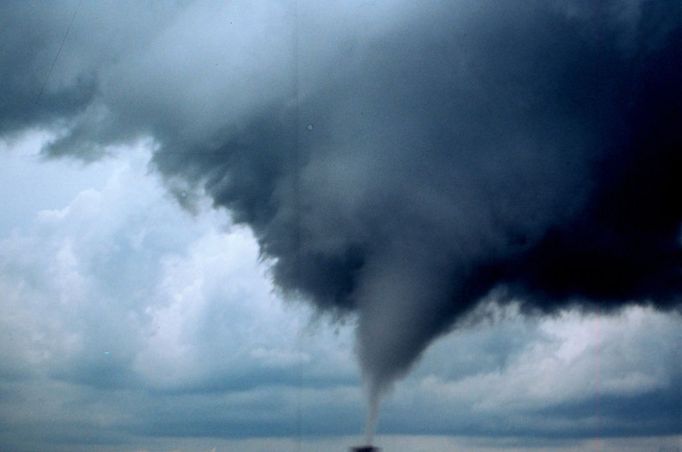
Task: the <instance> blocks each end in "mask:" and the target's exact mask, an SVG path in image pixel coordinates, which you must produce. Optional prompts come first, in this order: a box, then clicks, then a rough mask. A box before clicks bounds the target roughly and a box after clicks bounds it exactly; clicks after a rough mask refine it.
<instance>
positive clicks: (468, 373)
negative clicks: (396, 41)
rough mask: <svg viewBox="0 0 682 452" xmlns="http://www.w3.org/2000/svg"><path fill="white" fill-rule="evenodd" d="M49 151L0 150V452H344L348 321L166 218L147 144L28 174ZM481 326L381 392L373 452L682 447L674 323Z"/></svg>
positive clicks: (243, 241) (355, 398)
mask: <svg viewBox="0 0 682 452" xmlns="http://www.w3.org/2000/svg"><path fill="white" fill-rule="evenodd" d="M45 139H47V136H46V135H44V134H41V133H38V132H33V133H29V134H27V135H26V136H24V137H22V138H19V139H17V140H14V141H12V142H4V143H3V144H2V149H0V182H2V183H3V187H4V190H3V192H2V203H3V205H4V206H5V209H4V212H3V217H2V221H1V222H0V401H1V402H2V403H1V404H0V446H1V447H0V449H2V450H3V451H5V450H7V451H35V450H41V451H67V450H69V451H71V450H102V451H114V450H116V451H143V450H149V451H170V450H183V451H211V450H216V451H218V450H243V451H271V450H292V451H293V450H298V449H297V447H298V444H297V441H298V438H302V442H303V446H302V449H301V450H304V451H314V450H315V451H319V450H339V451H341V450H344V449H345V448H347V447H348V446H349V445H350V444H352V443H354V442H356V441H358V440H357V437H354V436H349V435H355V434H356V433H359V431H360V429H361V426H362V423H363V421H364V409H365V408H364V403H363V390H362V387H361V383H360V379H359V375H358V371H357V369H356V364H355V359H354V350H353V345H352V344H353V341H352V336H353V329H354V323H353V322H352V321H350V320H349V321H348V323H347V324H346V325H345V326H343V325H341V326H336V327H331V328H330V327H329V326H328V325H327V323H328V320H329V319H324V318H322V319H320V318H315V317H311V315H310V312H309V311H308V309H307V308H306V307H305V306H303V305H301V304H299V303H297V302H295V301H293V300H290V301H288V302H285V301H283V300H282V299H281V296H280V295H278V293H277V291H276V290H275V289H274V287H273V284H272V282H271V280H270V277H269V276H268V265H269V263H268V262H267V261H261V260H260V259H259V254H258V247H257V244H256V243H255V241H254V238H253V236H252V234H251V233H250V232H249V231H248V229H245V228H243V227H234V226H231V225H230V223H229V220H228V217H227V215H226V213H225V212H224V211H216V210H213V209H211V208H210V206H209V205H208V201H206V200H200V202H199V205H200V207H199V209H198V211H197V213H196V214H194V215H192V214H190V213H188V212H187V211H185V210H182V209H181V208H180V207H179V205H178V204H177V202H176V200H175V199H172V198H171V197H170V196H169V195H168V194H167V192H166V191H165V190H164V188H163V187H162V185H161V183H160V182H159V180H158V178H157V177H156V176H154V175H153V174H150V173H149V171H148V169H147V165H148V160H149V156H150V151H149V148H150V146H152V144H150V143H147V142H140V143H139V144H138V146H137V147H136V148H135V149H126V150H125V152H124V150H122V149H116V148H111V149H110V151H111V153H112V154H113V155H119V154H120V155H121V156H120V157H111V158H108V159H105V160H102V161H99V162H97V163H94V164H91V165H88V166H83V165H82V164H81V163H75V162H72V161H68V160H58V161H54V160H50V161H41V159H40V157H39V154H38V150H39V147H40V145H41V143H42V142H43V141H44V140H45ZM9 182H11V183H9ZM36 185H40V186H41V187H42V188H43V189H42V190H38V191H32V190H30V189H29V188H30V187H33V186H36ZM486 309H487V310H486V311H485V312H480V314H481V315H483V317H484V318H485V319H487V320H485V321H483V323H482V324H477V326H476V327H467V326H466V325H463V326H462V327H460V328H459V329H458V330H456V332H454V333H452V334H450V335H448V336H446V337H444V338H442V339H440V341H439V342H437V343H436V344H435V345H434V347H432V348H431V349H430V350H429V351H428V352H427V354H426V355H425V356H424V357H423V359H422V361H421V362H420V363H419V365H418V367H417V368H416V369H415V372H414V373H413V374H412V375H411V376H410V377H409V378H408V379H407V380H405V381H404V382H401V383H400V384H398V385H397V386H396V387H395V389H394V392H393V395H392V397H391V398H390V399H389V400H388V402H387V404H386V406H385V408H384V411H383V413H382V417H381V421H380V424H379V432H380V433H381V434H382V435H383V436H381V435H380V437H379V441H378V442H379V443H380V444H383V445H384V446H385V447H386V450H404V451H426V450H429V451H433V450H482V451H484V450H496V449H498V448H503V449H507V450H528V448H533V447H540V448H541V449H542V448H551V449H552V450H593V449H595V448H597V447H601V448H602V450H613V451H616V450H652V451H654V450H666V451H667V450H676V449H675V448H676V447H679V441H680V437H679V436H676V435H679V433H680V432H679V429H680V424H679V420H680V415H681V414H682V411H681V410H682V399H681V395H680V389H679V388H680V385H681V384H682V370H681V369H680V351H679V349H680V347H679V345H680V343H681V337H680V334H681V333H680V331H682V330H681V329H680V327H681V326H682V322H681V321H680V318H679V316H677V315H668V314H663V313H658V312H655V311H653V310H651V309H649V308H646V307H637V308H629V309H627V310H625V311H622V312H620V313H617V314H615V315H613V316H610V317H601V316H589V317H582V316H580V315H578V314H576V313H575V312H570V311H566V312H563V313H561V314H559V315H557V316H555V317H551V318H546V319H541V320H540V319H527V318H524V317H523V316H522V315H520V314H519V313H518V312H517V311H516V309H515V308H513V307H512V308H507V309H504V310H501V309H499V308H495V307H488V308H486ZM653 332H655V334H652V333H653ZM623 436H627V437H634V439H628V440H625V439H622V437H623ZM644 437H648V439H646V438H644ZM481 438H485V439H481ZM214 448H215V449H214Z"/></svg>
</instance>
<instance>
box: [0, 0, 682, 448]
mask: <svg viewBox="0 0 682 452" xmlns="http://www.w3.org/2000/svg"><path fill="white" fill-rule="evenodd" d="M413 3H414V2H408V1H402V0H399V1H396V2H391V4H390V5H387V4H385V3H384V2H361V1H359V0H358V1H355V0H350V1H347V2H343V3H340V4H326V3H325V4H319V3H318V2H313V1H311V0H298V1H294V0H279V1H277V0H264V1H262V2H247V1H234V2H229V3H228V4H225V2H218V1H215V2H214V1H207V2H176V3H173V4H171V3H168V4H164V5H162V6H159V5H157V6H154V7H153V6H152V5H151V4H146V3H139V2H131V3H130V4H128V5H127V6H126V7H125V8H123V9H125V10H126V11H130V14H118V13H117V11H120V9H121V7H120V6H118V7H116V5H120V4H121V2H116V5H113V4H111V3H107V2H98V3H96V4H95V3H92V4H91V3H89V2H87V4H83V5H81V7H82V8H83V9H84V10H83V11H79V12H78V15H77V16H75V18H73V16H71V13H70V11H72V10H73V9H75V8H76V7H77V6H78V3H76V2H69V1H65V2H62V3H59V4H57V2H50V3H40V4H37V6H36V4H29V3H28V2H4V3H3V4H2V6H0V17H2V19H0V20H1V21H2V23H3V24H4V25H6V26H2V27H0V36H1V37H2V42H3V43H6V44H7V45H6V46H5V47H4V48H3V50H2V51H1V52H2V53H0V84H2V86H3V89H2V93H0V100H1V101H2V102H0V134H1V135H2V136H3V137H11V136H13V134H16V133H19V132H20V131H22V130H27V129H31V128H44V129H48V130H52V131H54V134H55V139H54V140H53V141H52V142H51V143H49V144H48V145H47V146H46V148H45V149H44V153H45V155H47V156H52V157H57V156H71V157H76V158H80V159H83V160H86V161H91V160H94V159H97V158H100V157H101V156H103V155H107V154H108V153H110V152H112V151H111V149H113V148H114V147H115V146H116V145H120V144H122V143H124V144H125V143H132V142H135V141H138V140H141V139H147V140H151V142H152V143H153V149H154V155H153V164H152V165H153V170H154V171H156V172H157V173H158V174H160V175H161V177H163V179H164V181H165V183H166V185H167V186H168V189H169V191H170V192H171V193H175V194H180V193H182V194H183V196H179V195H178V198H179V199H180V200H181V202H182V203H183V205H185V206H186V207H187V208H190V209H191V203H192V199H193V197H194V196H208V197H209V198H210V199H211V200H212V202H213V205H214V207H215V208H218V209H225V210H227V211H229V212H230V214H231V216H232V220H233V221H234V222H235V223H238V224H244V225H247V226H249V227H250V228H251V229H252V230H253V232H254V234H255V236H256V238H257V240H258V243H259V246H260V249H261V252H262V254H263V256H264V257H265V258H267V260H268V262H272V276H273V279H274V281H275V283H276V284H277V285H278V286H279V287H280V288H281V289H282V290H284V291H285V292H289V293H292V294H294V295H295V296H298V297H301V298H302V299H305V300H307V301H308V302H309V303H310V304H311V305H312V306H314V307H315V308H316V309H317V310H319V311H320V312H324V313H329V315H330V316H333V317H350V318H352V319H356V321H357V329H356V331H357V356H358V360H359V363H360V365H361V368H362V373H363V376H364V379H365V382H366V383H365V384H366V388H367V392H368V400H370V410H369V411H370V414H369V421H368V440H369V441H371V437H372V436H371V435H372V433H371V431H372V430H373V429H374V425H375V424H376V416H377V413H378V404H379V401H380V399H381V397H382V396H383V395H384V394H385V393H386V392H387V391H388V390H390V388H391V386H392V384H393V383H394V382H396V381H397V380H398V379H399V378H401V377H403V376H404V375H405V374H406V373H407V372H408V371H409V370H410V368H411V367H412V366H413V365H414V363H415V362H416V361H417V360H418V358H419V357H420V355H421V354H422V352H423V351H424V350H425V349H426V348H427V347H428V345H429V344H430V343H431V342H432V341H433V340H434V339H436V338H438V337H439V336H441V335H443V334H446V333H448V332H449V331H451V330H452V329H453V328H455V327H456V326H457V324H458V321H460V320H461V319H463V318H465V317H466V316H467V315H468V314H470V313H471V312H472V311H473V310H474V309H475V308H476V307H477V306H479V305H480V304H481V303H483V302H484V301H485V300H490V299H491V298H492V299H494V300H495V301H496V302H498V303H501V304H504V303H509V302H512V301H513V302H515V303H519V304H520V305H521V306H522V311H523V312H525V313H526V314H527V315H549V314H552V313H555V312H557V311H559V310H562V309H567V308H578V309H582V310H585V311H599V312H610V311H614V310H618V309H621V308H622V307H624V306H627V305H632V304H642V305H649V306H653V307H655V308H658V309H661V310H678V311H679V310H680V294H681V293H682V291H681V289H682V266H681V264H682V249H681V232H682V229H681V226H682V202H680V197H679V193H682V152H681V150H682V146H681V144H682V143H681V142H680V141H681V137H682V134H680V129H681V127H682V121H681V119H682V117H681V107H682V83H681V80H680V74H682V65H681V61H682V54H681V52H680V43H681V42H682V11H681V10H682V5H681V4H680V2H679V1H677V0H656V1H653V0H604V1H600V2H591V1H569V0H550V1H547V0H508V1H505V2H497V1H492V0H476V1H473V0H471V1H469V0H460V1H452V2H440V1H435V0H426V1H424V2H419V4H418V5H415V4H413ZM130 17H137V19H136V20H135V21H131V20H130V19H129V18H130ZM72 18H73V20H72ZM21 23H30V24H31V26H28V27H23V28H22V29H21V30H17V29H16V27H17V25H16V24H21ZM67 27H70V28H68V29H69V33H68V35H65V34H64V30H66V29H67ZM101 30H117V33H115V34H112V33H109V34H103V33H101V32H100V31H101ZM188 30H189V31H188ZM64 36H66V37H65V38H64V39H62V38H63V37H64ZM62 41H63V42H62ZM60 42H62V44H63V48H58V45H59V43H60ZM57 50H59V53H57ZM55 54H58V55H59V58H60V59H61V60H64V61H70V62H72V63H73V64H71V65H68V69H67V65H65V64H60V61H59V60H54V62H53V59H52V55H55ZM357 450H371V449H357Z"/></svg>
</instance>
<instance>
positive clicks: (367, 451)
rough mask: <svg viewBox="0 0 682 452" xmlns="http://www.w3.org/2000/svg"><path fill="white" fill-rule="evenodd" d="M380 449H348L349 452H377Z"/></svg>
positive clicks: (362, 447) (371, 447)
mask: <svg viewBox="0 0 682 452" xmlns="http://www.w3.org/2000/svg"><path fill="white" fill-rule="evenodd" d="M380 450H381V449H379V448H378V447H374V446H360V447H352V448H351V449H350V451H351V452H379V451H380Z"/></svg>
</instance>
